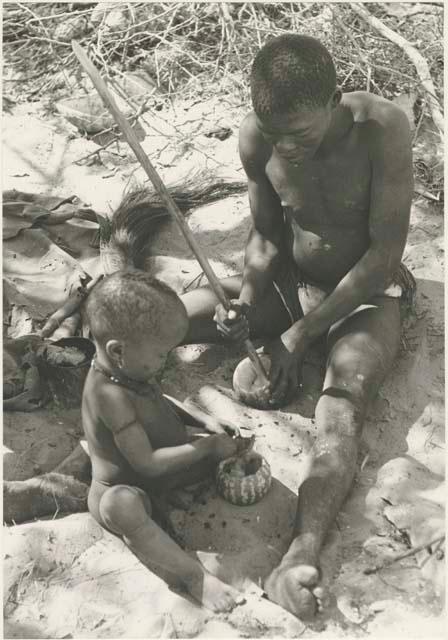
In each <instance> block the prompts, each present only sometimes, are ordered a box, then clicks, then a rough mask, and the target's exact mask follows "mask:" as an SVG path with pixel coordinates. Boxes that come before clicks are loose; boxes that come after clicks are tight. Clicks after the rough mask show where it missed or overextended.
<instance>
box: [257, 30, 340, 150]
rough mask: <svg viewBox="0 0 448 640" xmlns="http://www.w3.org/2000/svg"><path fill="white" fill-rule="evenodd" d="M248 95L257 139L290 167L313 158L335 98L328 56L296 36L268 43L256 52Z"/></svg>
mask: <svg viewBox="0 0 448 640" xmlns="http://www.w3.org/2000/svg"><path fill="white" fill-rule="evenodd" d="M251 95H252V103H253V107H254V111H255V113H256V115H257V118H258V120H259V122H260V125H261V126H260V128H261V130H262V132H263V134H265V135H266V138H267V139H268V140H269V141H271V142H272V144H273V145H275V146H276V149H277V151H278V152H279V154H280V155H283V156H285V157H287V158H288V159H291V161H294V160H297V161H301V160H303V159H304V158H305V157H309V156H311V155H313V154H314V153H315V151H316V150H317V147H318V146H319V144H320V143H321V142H322V139H323V137H324V135H325V132H326V131H327V129H328V126H329V124H330V117H331V111H332V109H333V108H334V107H335V106H336V105H337V104H338V103H339V101H340V97H341V93H340V91H339V90H338V89H337V87H336V70H335V67H334V64H333V60H332V57H331V55H330V53H329V51H328V50H327V49H326V48H325V47H324V45H323V44H321V43H320V42H319V41H318V40H316V39H315V38H311V37H309V36H302V35H298V34H285V35H282V36H279V37H277V38H273V39H272V40H269V41H268V42H267V43H266V44H265V45H264V47H263V48H262V49H261V50H260V51H259V52H258V54H257V56H256V57H255V60H254V63H253V67H252V74H251ZM282 137H283V138H284V140H283V141H281V140H280V141H279V140H278V139H279V138H282ZM282 142H284V144H282Z"/></svg>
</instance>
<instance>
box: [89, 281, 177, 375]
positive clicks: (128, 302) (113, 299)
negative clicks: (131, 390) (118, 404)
mask: <svg viewBox="0 0 448 640" xmlns="http://www.w3.org/2000/svg"><path fill="white" fill-rule="evenodd" d="M86 313H87V318H88V323H89V327H90V330H91V332H92V334H93V337H94V339H95V342H96V345H97V349H98V351H99V352H100V353H102V354H103V355H104V356H106V357H107V358H108V360H109V361H110V363H111V365H112V366H113V367H116V368H120V369H122V370H123V373H125V374H126V375H128V376H130V377H132V378H135V379H141V380H146V379H148V378H149V377H151V376H152V375H154V374H155V373H157V371H159V370H160V369H161V368H162V366H163V365H164V363H165V360H166V356H167V355H168V353H169V351H171V349H173V348H174V347H176V346H177V345H178V344H179V343H180V342H181V341H182V340H183V338H184V337H185V334H186V332H187V329H188V319H187V313H186V311H185V307H184V305H183V304H182V302H181V300H180V299H179V297H178V296H177V294H176V293H175V292H174V291H173V290H172V289H171V288H170V287H169V286H168V285H166V284H165V283H164V282H161V281H160V280H157V279H156V278H153V277H152V276H150V275H148V274H147V273H145V272H143V271H139V270H136V269H135V270H130V271H117V272H116V273H114V274H112V275H110V276H107V277H105V278H104V279H103V280H101V281H100V282H99V283H98V284H97V285H96V286H95V287H94V288H93V290H92V291H91V293H90V294H89V297H88V299H87V303H86Z"/></svg>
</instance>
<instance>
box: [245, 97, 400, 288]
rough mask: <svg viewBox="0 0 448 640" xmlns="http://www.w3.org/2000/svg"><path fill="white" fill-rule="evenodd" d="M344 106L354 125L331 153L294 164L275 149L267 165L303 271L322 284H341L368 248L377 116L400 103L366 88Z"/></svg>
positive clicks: (288, 238)
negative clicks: (385, 98)
mask: <svg viewBox="0 0 448 640" xmlns="http://www.w3.org/2000/svg"><path fill="white" fill-rule="evenodd" d="M342 105H343V106H344V108H345V109H346V110H347V112H348V113H350V114H351V116H352V124H351V126H350V128H349V130H348V132H347V134H346V135H345V136H344V137H343V138H342V139H341V140H339V141H338V142H337V143H335V144H334V146H333V147H332V149H331V152H329V153H326V154H325V156H324V157H319V155H318V154H317V157H315V158H313V159H312V160H310V161H306V162H303V163H302V164H300V165H298V166H294V165H293V164H291V163H290V162H288V161H287V160H285V159H284V158H281V157H280V156H279V155H278V154H276V152H275V150H272V153H271V155H270V157H269V159H268V161H267V163H266V165H265V173H266V175H267V177H268V179H269V181H270V183H271V184H272V186H273V188H274V190H275V192H276V193H277V195H278V196H279V199H280V201H281V203H282V206H283V209H284V212H285V218H286V224H287V234H286V242H287V247H288V249H289V250H290V251H291V254H292V256H293V258H294V260H295V262H296V263H297V266H298V267H299V271H300V273H301V276H303V278H304V279H305V280H309V281H310V282H313V283H315V284H317V285H319V284H321V285H323V286H325V285H330V286H331V285H336V284H337V283H338V282H339V281H340V280H341V279H342V278H343V276H344V275H345V274H346V273H347V272H348V271H349V270H350V269H351V268H352V267H353V266H354V265H355V264H356V263H357V262H358V260H359V259H360V258H361V256H362V255H363V254H364V253H365V252H366V250H367V249H368V246H369V206H370V185H371V176H372V169H371V163H370V159H369V151H370V148H371V145H372V144H375V117H376V114H378V117H380V118H381V117H384V111H385V110H387V108H395V107H394V106H393V105H391V103H389V102H387V101H385V100H383V99H381V98H378V97H377V96H373V95H371V94H368V93H364V92H355V93H351V94H345V95H344V97H343V101H342ZM249 117H254V116H253V114H252V115H251V116H249ZM255 126H256V125H255Z"/></svg>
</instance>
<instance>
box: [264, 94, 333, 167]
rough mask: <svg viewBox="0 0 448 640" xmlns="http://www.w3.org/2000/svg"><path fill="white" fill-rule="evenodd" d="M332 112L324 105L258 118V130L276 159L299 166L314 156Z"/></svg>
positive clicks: (329, 107) (327, 126)
mask: <svg viewBox="0 0 448 640" xmlns="http://www.w3.org/2000/svg"><path fill="white" fill-rule="evenodd" d="M331 112H332V109H331V106H330V105H327V106H326V107H316V108H314V109H300V111H295V112H293V113H290V114H283V115H281V114H279V115H275V116H271V117H269V118H263V120H261V119H260V118H257V120H258V128H259V129H260V131H261V133H262V134H263V137H264V138H265V140H266V141H267V142H269V143H270V144H271V145H272V146H273V147H274V148H275V150H276V152H277V154H278V155H279V156H281V157H282V158H284V159H285V160H287V161H288V162H291V163H292V164H294V165H298V164H301V163H302V162H304V161H307V160H310V159H311V158H312V157H313V156H314V155H315V153H316V151H317V150H318V148H319V146H320V145H321V143H322V141H323V139H324V136H325V134H326V132H327V131H328V128H329V126H330V121H331Z"/></svg>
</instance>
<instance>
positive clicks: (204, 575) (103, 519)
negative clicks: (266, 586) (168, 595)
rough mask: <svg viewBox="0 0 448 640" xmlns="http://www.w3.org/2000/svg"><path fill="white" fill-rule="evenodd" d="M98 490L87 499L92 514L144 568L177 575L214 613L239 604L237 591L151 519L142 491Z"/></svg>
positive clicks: (120, 487) (127, 488) (121, 487)
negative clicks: (125, 546) (120, 538)
mask: <svg viewBox="0 0 448 640" xmlns="http://www.w3.org/2000/svg"><path fill="white" fill-rule="evenodd" d="M95 484H96V485H97V487H98V483H95ZM97 487H93V491H92V492H91V496H89V509H90V511H91V513H92V515H94V516H97V517H98V516H99V522H100V524H102V525H103V526H105V527H106V528H107V529H109V530H110V531H112V532H113V533H115V534H117V535H119V536H121V537H122V538H123V540H124V542H125V543H126V545H127V546H128V547H129V548H130V550H131V551H132V552H133V553H134V554H135V555H136V556H137V557H138V559H139V560H140V561H141V562H142V563H143V564H144V565H145V566H148V567H149V568H153V567H156V568H158V569H162V571H163V572H167V573H170V574H171V575H172V576H176V577H177V579H178V580H179V581H180V582H181V583H182V585H183V586H184V587H185V588H186V590H187V591H188V592H189V593H190V594H191V595H192V596H193V597H194V598H196V599H197V600H199V601H200V602H201V603H202V604H203V605H204V606H206V607H208V608H209V609H212V610H213V611H216V612H220V611H228V610H230V609H232V608H233V607H234V606H235V605H236V604H238V599H239V594H238V592H237V591H235V590H234V589H233V588H232V587H230V586H228V585H226V584H224V583H223V582H221V581H220V580H218V579H217V578H215V577H214V576H212V575H211V574H209V573H208V572H207V571H206V570H205V569H204V567H203V566H202V565H201V564H200V563H199V562H198V561H197V560H195V559H193V558H191V557H190V556H189V555H187V554H186V553H185V551H183V550H182V549H181V548H180V547H179V546H178V545H177V544H176V543H175V542H174V541H173V540H172V539H171V538H170V537H169V536H168V534H167V533H165V531H163V529H161V528H160V527H159V526H158V525H157V524H156V523H155V522H154V520H152V518H151V503H150V500H149V497H148V496H147V494H146V493H145V492H144V491H143V490H142V489H138V488H137V487H131V486H128V485H115V486H113V487H104V489H105V491H104V493H102V495H101V497H99V495H98V494H99V491H98V489H97ZM97 497H99V501H98V503H97V504H95V503H96V502H97V500H96V498H97Z"/></svg>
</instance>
